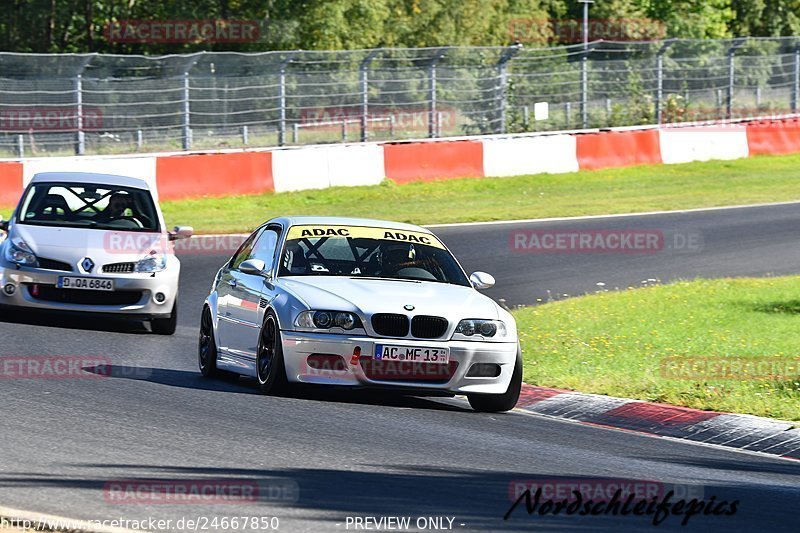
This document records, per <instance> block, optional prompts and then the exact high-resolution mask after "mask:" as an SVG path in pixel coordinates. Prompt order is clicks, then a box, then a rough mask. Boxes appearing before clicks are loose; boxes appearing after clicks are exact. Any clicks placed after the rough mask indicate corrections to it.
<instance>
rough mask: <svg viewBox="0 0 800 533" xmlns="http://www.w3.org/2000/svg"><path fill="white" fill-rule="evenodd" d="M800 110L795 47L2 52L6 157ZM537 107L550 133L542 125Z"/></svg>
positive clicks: (2, 147)
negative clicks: (543, 108)
mask: <svg viewBox="0 0 800 533" xmlns="http://www.w3.org/2000/svg"><path fill="white" fill-rule="evenodd" d="M799 96H800V39H797V38H775V39H756V38H752V39H728V40H667V41H653V42H608V41H596V42H592V43H589V44H588V46H587V47H586V48H584V45H583V44H578V45H570V46H555V47H546V48H528V47H524V46H521V45H515V46H510V47H440V48H419V49H397V48H387V49H376V50H353V51H338V52H330V51H327V52H326V51H321V52H315V51H286V52H264V53H256V54H243V53H233V52H201V53H196V54H187V55H171V56H161V57H146V56H119V55H98V54H43V55H36V54H16V53H0V156H23V155H36V156H40V155H67V154H73V153H75V154H89V153H126V152H136V151H156V150H180V149H190V148H194V149H210V148H231V147H242V146H276V145H277V146H280V145H285V144H290V143H295V144H297V143H300V142H307V143H320V142H340V141H343V140H349V139H348V135H349V129H351V128H352V129H355V130H357V131H358V136H357V139H358V140H361V141H367V140H390V139H409V138H420V137H440V136H465V135H477V134H499V133H518V132H524V131H556V130H570V129H578V128H604V127H615V126H630V125H637V124H648V123H666V122H669V123H680V122H696V121H702V120H718V119H736V118H747V117H751V116H765V115H770V114H776V115H777V114H787V113H796V112H797V108H798V99H799ZM537 103H539V104H541V103H547V104H549V113H547V116H548V118H547V119H546V120H531V113H530V110H531V109H533V107H534V106H535V105H536V104H537ZM387 124H388V125H389V127H387ZM300 130H303V132H304V133H303V135H302V137H301V135H300V134H299V131H300ZM289 133H291V139H289V136H288V135H287V134H289Z"/></svg>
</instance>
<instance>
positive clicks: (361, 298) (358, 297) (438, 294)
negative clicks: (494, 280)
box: [282, 276, 499, 322]
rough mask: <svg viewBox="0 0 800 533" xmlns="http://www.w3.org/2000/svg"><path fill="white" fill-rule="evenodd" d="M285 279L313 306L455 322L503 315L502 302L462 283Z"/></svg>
mask: <svg viewBox="0 0 800 533" xmlns="http://www.w3.org/2000/svg"><path fill="white" fill-rule="evenodd" d="M282 283H283V285H284V287H285V288H286V290H288V291H289V292H291V293H293V294H294V295H295V296H296V297H297V298H299V299H300V300H301V301H303V302H305V303H306V305H307V306H308V308H309V309H318V310H330V311H356V312H360V313H361V314H363V315H364V316H371V315H373V314H375V313H404V314H408V315H433V316H441V317H445V318H447V319H448V320H450V321H451V322H454V321H458V320H462V319H465V318H483V319H489V320H494V319H497V318H499V312H498V306H497V304H496V303H494V301H492V299H491V298H489V297H487V296H484V295H483V294H480V293H479V292H477V291H476V290H475V289H473V288H472V287H464V286H461V285H451V284H447V283H435V282H430V281H400V280H390V279H374V278H350V277H334V276H293V277H287V278H282ZM406 306H413V308H411V309H409V308H407V307H406Z"/></svg>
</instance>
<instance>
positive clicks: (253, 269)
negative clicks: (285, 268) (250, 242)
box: [239, 259, 267, 276]
mask: <svg viewBox="0 0 800 533" xmlns="http://www.w3.org/2000/svg"><path fill="white" fill-rule="evenodd" d="M266 269H267V265H266V264H264V261H262V260H261V259H248V260H247V261H242V263H241V264H240V265H239V272H243V273H245V274H255V275H256V276H266V274H267V273H266V272H265V270H266Z"/></svg>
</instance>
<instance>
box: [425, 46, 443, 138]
mask: <svg viewBox="0 0 800 533" xmlns="http://www.w3.org/2000/svg"><path fill="white" fill-rule="evenodd" d="M445 53H447V48H441V49H439V51H437V52H436V54H435V55H434V56H433V57H432V58H431V62H430V64H429V65H428V137H430V138H434V137H436V63H437V62H438V61H439V60H440V59H441V58H442V57H443V56H444V54H445Z"/></svg>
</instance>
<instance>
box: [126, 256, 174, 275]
mask: <svg viewBox="0 0 800 533" xmlns="http://www.w3.org/2000/svg"><path fill="white" fill-rule="evenodd" d="M165 268H167V256H166V255H164V254H149V255H147V256H145V257H144V258H142V259H139V261H137V262H136V266H135V267H134V269H133V271H134V272H160V271H162V270H164V269H165Z"/></svg>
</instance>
